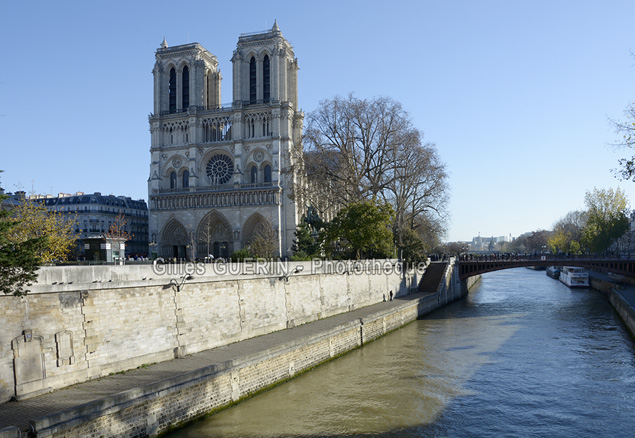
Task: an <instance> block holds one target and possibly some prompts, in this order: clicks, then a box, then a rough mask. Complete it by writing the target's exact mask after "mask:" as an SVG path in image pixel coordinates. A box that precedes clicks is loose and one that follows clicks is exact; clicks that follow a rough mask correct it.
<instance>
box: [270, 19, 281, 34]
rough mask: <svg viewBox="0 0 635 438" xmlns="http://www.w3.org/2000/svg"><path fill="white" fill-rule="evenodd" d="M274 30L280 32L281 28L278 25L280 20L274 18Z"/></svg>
mask: <svg viewBox="0 0 635 438" xmlns="http://www.w3.org/2000/svg"><path fill="white" fill-rule="evenodd" d="M271 30H272V31H273V32H280V28H279V27H278V20H276V19H274V20H273V27H272V28H271Z"/></svg>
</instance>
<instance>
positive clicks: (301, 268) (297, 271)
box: [278, 266, 304, 282]
mask: <svg viewBox="0 0 635 438" xmlns="http://www.w3.org/2000/svg"><path fill="white" fill-rule="evenodd" d="M303 270H304V266H296V267H295V269H294V270H293V271H292V272H289V273H288V274H287V275H283V276H282V277H280V278H278V280H280V281H282V280H284V281H287V282H288V281H289V277H291V275H292V274H298V273H300V272H302V271H303Z"/></svg>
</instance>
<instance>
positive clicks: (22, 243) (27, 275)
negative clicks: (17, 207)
mask: <svg viewBox="0 0 635 438" xmlns="http://www.w3.org/2000/svg"><path fill="white" fill-rule="evenodd" d="M6 198H7V196H6V195H0V203H2V201H4V200H5V199H6ZM18 227H19V221H18V220H16V219H14V218H13V217H12V215H11V211H10V210H8V209H5V208H2V207H0V290H1V291H2V292H3V293H5V294H7V295H15V296H21V295H25V294H26V293H27V292H28V290H27V289H26V287H28V286H30V285H31V284H32V283H33V282H34V281H35V280H37V273H36V272H37V270H38V268H39V267H40V265H41V259H40V256H39V254H40V253H41V252H42V248H43V247H44V245H45V243H46V238H45V237H43V236H41V237H36V238H30V239H26V240H20V239H18V238H17V236H18V235H19V234H20V233H19V231H18Z"/></svg>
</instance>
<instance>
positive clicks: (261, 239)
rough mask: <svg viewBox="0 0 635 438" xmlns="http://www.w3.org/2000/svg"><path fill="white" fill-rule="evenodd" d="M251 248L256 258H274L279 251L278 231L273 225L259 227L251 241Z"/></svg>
mask: <svg viewBox="0 0 635 438" xmlns="http://www.w3.org/2000/svg"><path fill="white" fill-rule="evenodd" d="M249 250H250V252H251V254H252V255H253V256H254V257H256V258H262V259H267V260H269V259H273V258H274V256H275V255H276V254H277V253H278V233H277V232H276V230H275V229H274V228H273V227H270V226H269V227H266V226H263V227H259V228H258V230H257V231H256V232H255V233H254V237H253V238H252V239H251V241H250V242H249Z"/></svg>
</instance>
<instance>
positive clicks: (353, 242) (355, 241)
mask: <svg viewBox="0 0 635 438" xmlns="http://www.w3.org/2000/svg"><path fill="white" fill-rule="evenodd" d="M393 220H394V211H393V209H392V207H391V206H390V205H388V204H385V203H381V202H377V201H376V200H371V201H362V202H356V203H352V204H350V205H348V206H347V207H345V208H343V209H342V210H340V211H339V212H338V214H337V216H336V217H335V218H334V219H333V221H331V222H330V223H329V224H328V225H327V226H326V229H325V230H324V233H323V239H324V249H325V251H326V253H327V255H329V256H330V257H331V258H351V259H357V260H359V259H360V258H362V257H364V258H371V257H376V258H382V257H391V256H393V255H394V245H393V233H392V231H391V224H392V221H393Z"/></svg>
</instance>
